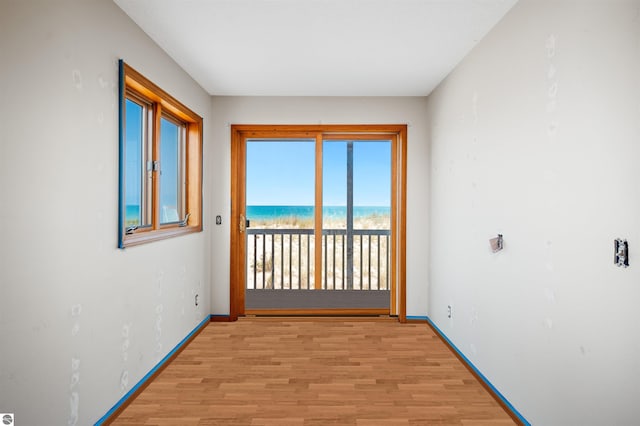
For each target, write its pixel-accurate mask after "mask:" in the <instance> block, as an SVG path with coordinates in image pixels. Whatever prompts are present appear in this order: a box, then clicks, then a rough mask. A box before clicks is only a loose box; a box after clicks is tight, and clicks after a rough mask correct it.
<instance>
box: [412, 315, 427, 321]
mask: <svg viewBox="0 0 640 426" xmlns="http://www.w3.org/2000/svg"><path fill="white" fill-rule="evenodd" d="M407 320H409V321H425V322H428V321H429V317H426V316H425V317H423V316H420V315H407Z"/></svg>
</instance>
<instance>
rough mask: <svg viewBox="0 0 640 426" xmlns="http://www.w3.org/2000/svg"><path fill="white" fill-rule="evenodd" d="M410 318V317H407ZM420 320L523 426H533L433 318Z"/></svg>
mask: <svg viewBox="0 0 640 426" xmlns="http://www.w3.org/2000/svg"><path fill="white" fill-rule="evenodd" d="M407 318H409V317H407ZM420 318H424V319H425V320H426V321H427V322H428V323H429V325H430V326H431V327H433V329H434V330H436V332H437V333H438V334H439V335H440V337H441V338H442V340H444V341H445V342H447V344H448V345H449V346H450V347H451V348H452V349H453V350H454V351H456V353H457V354H458V356H459V357H460V358H462V359H463V360H464V362H465V363H466V364H467V365H468V366H469V368H471V369H472V370H473V371H474V372H475V373H476V374H477V375H478V377H480V378H481V379H482V381H483V382H484V383H485V384H486V385H487V386H488V387H489V388H490V389H491V390H492V391H493V393H494V394H495V395H496V396H497V397H498V398H500V400H501V401H502V402H503V403H504V405H506V406H507V407H508V408H509V410H511V412H512V413H513V414H514V415H515V416H516V417H517V418H518V419H519V420H520V421H521V422H522V424H523V425H525V426H531V423H529V422H528V421H527V419H525V418H524V417H523V416H522V414H520V412H519V411H518V410H516V408H515V407H514V406H513V405H512V404H511V403H510V402H509V401H508V400H507V398H505V397H504V395H502V394H501V393H500V391H499V390H498V389H496V387H495V386H493V384H491V382H490V381H489V379H487V378H486V376H485V375H484V374H482V373H481V372H480V370H478V369H477V368H476V366H475V365H473V363H472V362H471V361H469V358H467V357H466V356H465V355H464V354H463V353H462V352H461V351H460V349H458V347H457V346H456V345H454V344H453V342H452V341H451V340H449V338H448V337H447V335H446V334H444V333H443V332H442V330H440V328H438V326H437V325H435V324H434V323H433V321H431V318H429V317H420Z"/></svg>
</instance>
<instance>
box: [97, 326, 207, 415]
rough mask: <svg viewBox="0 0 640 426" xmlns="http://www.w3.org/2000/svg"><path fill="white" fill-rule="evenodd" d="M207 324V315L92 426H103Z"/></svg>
mask: <svg viewBox="0 0 640 426" xmlns="http://www.w3.org/2000/svg"><path fill="white" fill-rule="evenodd" d="M209 322H211V315H207V316H206V317H205V318H204V319H203V320H202V322H201V323H200V324H198V325H197V326H196V328H194V329H193V331H191V333H189V334H188V335H187V337H185V338H184V339H182V340H181V341H180V343H178V344H177V345H176V346H175V347H174V348H173V349H172V350H171V352H169V353H168V354H167V355H166V356H165V357H164V358H162V360H161V361H160V362H159V363H158V364H156V366H155V367H153V368H152V369H151V371H149V372H148V373H147V374H146V375H145V376H144V377H143V378H142V379H140V381H139V382H138V383H136V385H135V386H134V387H132V388H131V389H130V390H129V392H127V393H126V394H125V396H123V397H122V398H120V400H119V401H118V402H117V403H116V404H115V405H114V406H113V407H111V409H110V410H109V411H107V413H106V414H105V415H104V416H102V418H101V419H100V420H98V421H97V422H95V423H94V426H100V425H102V424H104V422H106V421H107V420H109V419H110V417H111V416H112V415H113V413H115V412H116V411H117V410H118V409H119V408H120V407H121V406H122V405H123V404H124V403H126V402H127V400H128V399H129V398H131V396H132V395H134V394H135V393H136V392H137V391H138V389H140V387H142V386H144V385H145V384H146V382H147V381H148V380H149V379H150V378H151V377H152V376H153V375H154V374H155V373H156V372H157V371H158V370H159V369H161V368H163V367H164V366H165V364H166V363H167V362H168V361H169V360H170V359H171V357H173V355H174V354H175V353H176V352H178V351H179V350H181V349H183V346H184V345H185V344H186V343H187V342H188V341H189V339H191V337H193V335H195V334H196V333H198V332H199V331H200V330H201V329H202V328H203V327H204V326H205V325H207V324H208V323H209Z"/></svg>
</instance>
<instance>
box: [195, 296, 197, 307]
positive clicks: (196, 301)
mask: <svg viewBox="0 0 640 426" xmlns="http://www.w3.org/2000/svg"><path fill="white" fill-rule="evenodd" d="M195 299H196V300H195V302H196V306H198V295H197V294H196V298H195Z"/></svg>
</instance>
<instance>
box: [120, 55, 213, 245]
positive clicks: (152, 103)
mask: <svg viewBox="0 0 640 426" xmlns="http://www.w3.org/2000/svg"><path fill="white" fill-rule="evenodd" d="M119 65H120V196H119V216H118V218H119V220H118V247H120V248H126V247H131V246H136V245H140V244H145V243H150V242H153V241H159V240H164V239H167V238H174V237H177V236H181V235H186V234H191V233H195V232H201V231H202V228H203V227H202V141H203V136H202V130H203V124H202V123H203V120H202V117H200V116H199V115H198V114H196V113H195V112H193V111H191V110H190V109H189V108H187V107H186V106H185V105H184V104H182V103H181V102H179V101H178V100H177V99H175V98H174V97H173V96H171V95H169V94H168V93H167V92H165V91H164V90H162V89H161V88H160V87H158V86H157V85H156V84H154V83H153V82H151V81H150V80H149V79H147V78H146V77H144V76H143V75H142V74H140V73H139V72H138V71H136V70H135V69H133V68H131V67H130V66H129V65H127V64H126V63H124V61H122V60H120V63H119ZM127 96H131V97H132V98H133V99H138V100H141V101H144V102H146V103H148V105H149V108H150V109H151V110H152V112H151V119H150V121H151V122H150V125H149V135H148V138H149V139H150V140H149V141H148V142H147V143H149V144H150V145H151V151H152V159H157V158H159V149H160V120H161V118H162V117H163V116H164V117H166V118H171V119H172V120H174V121H177V122H178V123H180V124H181V125H184V127H185V130H184V145H185V147H184V170H183V171H182V173H183V175H184V180H185V183H184V199H183V204H184V211H185V214H186V213H189V218H188V220H187V224H186V226H180V224H179V223H169V224H161V223H160V208H159V207H160V201H159V195H160V186H159V179H160V174H159V171H152V172H151V173H152V183H151V188H150V191H149V192H150V197H149V198H150V199H151V200H150V208H151V226H146V227H140V228H138V229H136V230H135V231H134V232H133V233H131V234H127V233H126V226H125V215H126V202H125V181H124V172H123V167H124V161H125V158H124V152H123V150H124V138H125V134H126V133H125V123H124V121H125V120H124V111H125V109H124V108H125V107H124V104H125V101H126V99H127ZM143 143H144V142H143ZM143 202H149V200H144V201H143Z"/></svg>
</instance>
